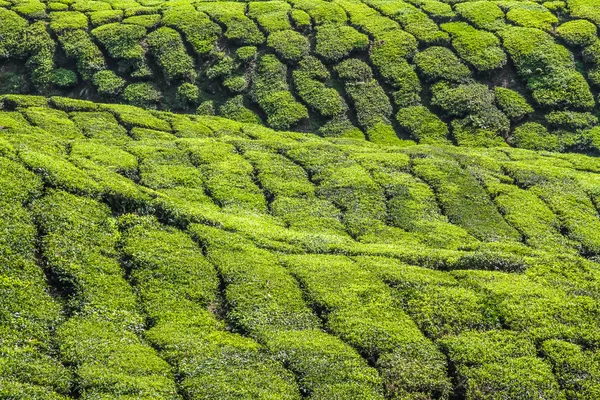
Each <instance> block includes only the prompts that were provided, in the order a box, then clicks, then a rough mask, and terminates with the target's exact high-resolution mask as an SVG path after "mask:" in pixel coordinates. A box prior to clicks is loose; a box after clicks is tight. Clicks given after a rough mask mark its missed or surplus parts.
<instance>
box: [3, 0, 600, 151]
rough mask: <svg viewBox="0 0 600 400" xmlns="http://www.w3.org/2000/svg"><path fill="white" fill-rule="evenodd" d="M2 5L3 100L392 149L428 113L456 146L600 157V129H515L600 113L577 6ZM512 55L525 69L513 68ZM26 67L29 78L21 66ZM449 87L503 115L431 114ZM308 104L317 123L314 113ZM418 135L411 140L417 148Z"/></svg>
mask: <svg viewBox="0 0 600 400" xmlns="http://www.w3.org/2000/svg"><path fill="white" fill-rule="evenodd" d="M451 3H453V2H451ZM0 8H2V14H3V17H2V18H3V20H4V19H5V20H6V21H8V22H7V23H6V24H5V27H3V31H2V32H0V34H1V35H2V37H3V38H4V41H3V45H2V48H0V57H1V58H3V59H6V60H7V61H8V63H9V65H8V68H7V69H6V70H3V71H1V72H0V92H2V93H4V92H11V93H12V92H35V93H41V94H54V93H61V94H63V95H70V96H74V97H84V98H90V99H93V100H102V101H111V102H115V101H117V102H126V103H128V104H132V105H136V106H142V107H147V108H162V109H179V110H183V111H186V112H192V111H194V110H196V113H198V114H209V115H214V114H219V115H221V116H225V117H228V118H234V119H236V120H237V121H240V122H244V123H247V122H256V123H264V124H266V125H268V126H271V127H273V128H276V129H289V128H292V127H293V128H295V129H299V130H303V131H311V132H314V133H319V134H320V135H322V136H346V137H348V136H352V137H359V136H361V134H359V133H358V131H357V129H356V126H358V127H359V128H360V129H361V130H362V135H363V136H366V138H367V139H369V140H371V141H374V142H378V143H388V144H399V143H401V142H399V141H398V139H397V138H398V137H402V136H403V134H407V133H408V134H411V132H412V131H414V129H413V128H410V129H407V127H406V126H398V125H397V124H395V122H394V123H390V120H391V116H392V113H397V111H399V110H400V109H405V108H409V107H418V106H426V107H428V109H429V111H431V112H432V113H433V114H435V115H436V116H437V117H438V118H441V119H442V120H444V122H446V123H447V127H448V128H449V130H450V131H452V132H451V136H452V137H453V138H454V141H453V143H454V144H458V145H462V146H478V147H479V146H487V147H490V146H497V145H500V144H502V143H503V142H506V143H508V144H511V145H513V146H520V147H530V148H538V149H541V148H544V149H549V150H556V151H565V150H577V151H588V152H590V151H592V152H593V151H597V141H596V139H595V138H596V134H595V133H593V132H592V133H590V132H584V131H581V130H576V132H567V133H566V134H565V132H564V129H563V128H558V129H557V128H556V127H555V126H551V125H550V124H546V123H545V122H543V121H540V120H539V118H537V116H536V117H535V122H536V123H540V122H541V123H542V125H544V127H545V128H547V133H546V132H545V131H543V130H541V129H538V128H539V127H538V126H537V125H534V126H533V127H535V128H534V129H532V126H531V125H527V126H525V127H521V126H520V125H519V124H517V122H518V121H519V120H525V121H524V122H534V121H533V119H534V117H533V116H530V115H529V114H531V111H530V107H529V106H527V105H525V103H527V102H529V103H530V104H531V105H533V106H535V110H536V111H539V112H544V113H547V112H551V111H553V110H556V111H593V110H595V107H596V105H595V99H594V96H593V92H592V91H590V88H589V84H591V85H595V86H598V84H599V83H600V72H599V71H600V67H598V60H597V59H598V57H597V53H599V52H598V46H599V43H600V41H599V40H598V39H597V30H596V27H595V25H594V24H593V23H592V22H593V21H594V17H593V12H589V11H585V10H586V8H585V7H583V6H582V5H580V4H579V3H577V5H569V7H566V6H564V5H562V3H556V2H546V4H517V3H514V2H500V3H498V4H496V3H490V2H487V1H476V2H469V3H457V4H450V3H443V2H438V1H435V0H418V1H417V0H413V1H411V2H396V3H393V4H392V3H390V2H388V1H380V0H367V1H361V0H336V1H334V2H326V1H318V2H314V1H312V2H311V1H306V0H298V1H290V2H280V1H268V2H250V3H248V4H242V3H237V2H229V1H224V2H218V3H212V2H199V3H194V4H191V3H190V4H177V5H173V4H170V5H166V4H162V3H157V4H153V5H141V4H138V3H135V2H129V1H126V2H116V3H115V2H111V3H107V2H96V3H90V2H75V3H72V4H66V3H52V4H45V3H41V2H37V1H35V2H27V3H23V4H21V3H15V4H12V3H7V4H3V5H2V6H0ZM582 10H583V11H582ZM457 16H458V17H457ZM563 16H564V18H563ZM558 17H560V18H558ZM456 18H460V21H458V20H457V19H456ZM559 19H560V21H559ZM567 19H568V21H567ZM563 20H564V21H566V22H563ZM590 21H592V22H590ZM559 22H563V23H562V24H560V25H559ZM563 44H564V45H566V46H567V47H563ZM417 45H418V46H419V48H418V49H417ZM451 49H453V50H454V51H453V50H451ZM580 52H583V63H581V62H579V61H578V63H575V62H574V58H573V55H577V54H579V53H580ZM265 53H266V54H265ZM269 53H274V54H275V55H276V56H277V57H278V58H279V60H281V63H285V64H287V66H285V68H287V67H290V68H294V70H295V69H296V67H297V66H298V65H299V63H301V62H302V61H303V60H304V59H305V58H306V57H310V56H312V57H316V58H318V59H319V61H321V62H324V65H325V67H326V68H327V69H328V71H329V72H330V73H331V71H332V68H333V67H334V66H335V64H336V63H339V62H343V61H344V60H346V61H347V59H348V58H349V57H356V58H358V59H360V60H363V61H366V60H368V63H369V66H370V67H371V68H373V71H375V75H374V76H373V78H372V79H373V80H372V81H364V82H365V85H362V84H355V83H352V84H349V83H347V82H346V81H345V80H344V79H343V78H341V77H340V76H338V75H336V74H330V75H329V76H328V77H326V78H319V79H309V78H308V77H307V76H305V75H301V76H299V75H298V74H294V73H292V74H288V73H287V69H285V68H284V67H283V66H277V67H276V66H275V63H274V62H271V61H272V60H271V61H269V57H272V55H273V54H269ZM508 57H510V59H511V61H512V63H513V64H515V65H516V66H517V74H516V73H515V72H514V71H513V70H512V69H511V66H507V65H506V64H507V62H508ZM257 58H260V60H262V62H259V63H258V65H257V63H256V59H257ZM23 62H25V64H26V67H27V68H25V69H20V68H19V65H21V64H22V63H23ZM311 62H312V61H311ZM267 64H268V65H267ZM300 69H304V68H303V67H300ZM294 72H295V71H294ZM496 72H498V73H500V72H501V74H497V77H496ZM490 73H492V74H494V75H490ZM263 74H264V76H263ZM319 74H320V75H319V76H324V75H322V74H321V73H319ZM517 75H518V76H517ZM519 77H520V78H523V79H524V80H525V81H526V82H527V85H526V87H521V86H522V85H521V83H520V82H519V79H518V78H519ZM313 78H314V77H313ZM438 80H446V81H451V82H454V83H462V84H475V85H479V84H486V85H488V86H490V89H493V91H494V92H495V93H496V102H497V103H498V105H499V106H500V110H493V109H490V110H488V111H489V112H486V113H485V115H477V116H474V117H473V118H470V119H461V120H456V121H448V120H446V119H445V117H446V115H445V113H444V110H439V109H437V108H436V107H435V104H434V107H430V106H431V105H432V104H430V92H429V87H428V85H426V87H425V90H423V88H422V84H423V83H424V82H425V83H433V82H435V81H438ZM319 81H320V83H319ZM324 81H325V82H324ZM340 81H341V82H340ZM267 82H276V83H273V84H267ZM322 84H324V86H323V85H322ZM265 86H269V87H265ZM378 86H379V87H380V88H379V87H378ZM292 88H293V89H292ZM334 88H335V92H337V93H339V95H338V94H336V93H335V92H334ZM502 90H512V91H516V92H518V93H519V94H520V95H522V96H524V99H525V100H523V99H520V98H517V97H515V96H512V95H508V94H507V92H506V91H504V92H503V91H502ZM259 92H260V94H259ZM285 92H289V93H288V94H286V93H285ZM455 94H456V93H453V94H452V96H453V95H455ZM340 96H342V97H340ZM481 96H483V98H484V99H486V98H487V97H486V96H485V95H483V94H481ZM385 97H387V101H386V99H385ZM362 99H368V101H360V100H362ZM509 99H512V101H511V100H509ZM342 100H343V101H342ZM457 100H458V99H457ZM344 101H345V102H348V104H349V105H351V106H352V107H353V108H356V109H357V118H354V116H353V114H352V112H351V113H350V114H348V115H342V114H343V113H342V112H340V111H339V107H340V105H341V104H342V103H343V102H344ZM513 101H516V102H517V103H518V104H515V105H514V106H513V104H512V103H513ZM330 103H331V104H330ZM387 103H389V104H390V105H389V106H388V105H387ZM275 104H282V105H283V106H282V107H283V108H284V109H285V111H283V112H278V107H276V106H275ZM307 107H308V109H311V110H314V111H316V113H317V114H319V115H314V116H313V115H312V114H311V115H310V118H309V113H308V112H307V110H306V108H307ZM390 107H391V108H392V111H389V109H390ZM257 108H260V109H261V110H262V112H260V111H259V112H258V113H257V111H256V109H257ZM263 112H264V114H266V118H265V115H263ZM334 113H335V115H334ZM502 114H503V115H502ZM320 116H323V117H324V118H319V117H320ZM371 116H373V118H372V120H371ZM313 117H314V118H313ZM506 117H508V119H510V121H507V119H506ZM461 118H462V117H461ZM355 125H356V126H355ZM438 125H439V124H438ZM440 126H441V125H440ZM439 129H441V130H443V128H439ZM441 130H440V132H441ZM416 135H418V133H416V132H415V134H414V135H411V139H416V140H417V141H419V140H421V139H420V138H419V137H418V136H416ZM436 135H437V136H439V133H438V134H436ZM539 136H543V139H540V138H539ZM546 140H547V141H548V142H549V144H544V142H545V141H546Z"/></svg>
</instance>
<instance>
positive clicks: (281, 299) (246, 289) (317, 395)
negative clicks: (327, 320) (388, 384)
mask: <svg viewBox="0 0 600 400" xmlns="http://www.w3.org/2000/svg"><path fill="white" fill-rule="evenodd" d="M190 231H191V233H192V235H193V237H194V238H195V239H196V240H198V241H199V242H200V243H201V244H202V245H203V246H204V247H205V248H206V253H207V258H208V260H210V261H211V262H212V263H213V264H214V265H215V267H216V268H217V270H218V271H219V273H220V274H221V276H222V279H223V281H224V282H225V284H226V288H225V299H226V301H227V303H228V304H229V305H230V306H231V309H230V311H229V312H228V314H227V317H228V320H229V321H231V323H232V324H233V325H234V326H235V327H237V328H238V329H241V330H242V331H244V332H247V333H249V334H250V335H251V336H252V337H254V338H256V339H258V340H259V341H261V342H263V343H264V344H265V346H266V348H267V349H268V351H269V352H270V353H271V354H272V355H273V356H274V357H275V358H276V359H278V360H279V361H281V362H285V363H286V365H287V366H288V368H289V369H291V370H292V371H293V372H294V373H295V374H296V375H297V376H298V384H299V386H300V390H301V391H302V392H303V393H306V394H307V395H308V397H309V398H314V399H327V398H335V397H338V396H341V397H346V396H350V397H352V398H357V399H379V398H381V399H382V398H383V396H381V395H380V394H379V393H380V391H381V380H380V379H381V378H380V377H379V376H378V374H377V372H376V371H375V370H373V369H372V368H370V367H369V366H368V364H367V363H366V361H365V360H363V359H362V358H361V357H360V356H359V355H358V353H357V352H356V351H355V350H353V349H352V348H351V347H350V346H348V345H347V344H345V343H343V342H342V341H340V340H339V339H337V338H335V337H333V336H330V335H328V334H326V333H324V332H323V331H321V330H320V329H319V328H320V323H319V321H318V319H317V317H316V316H315V315H314V314H313V313H312V312H311V310H310V309H309V308H308V307H307V306H306V304H305V303H304V300H303V299H302V292H301V291H300V289H299V287H298V285H297V283H296V281H295V280H294V279H293V278H292V276H291V275H290V274H289V273H288V272H287V271H286V270H285V268H284V267H282V266H281V265H280V264H279V262H278V260H277V258H276V257H275V256H274V255H273V254H271V253H269V252H267V251H265V250H262V249H259V248H257V247H255V246H254V245H253V244H252V243H251V242H249V241H247V240H245V239H243V238H242V237H240V236H239V235H235V234H231V233H227V232H224V231H221V230H219V229H216V228H211V227H207V226H202V225H191V226H190Z"/></svg>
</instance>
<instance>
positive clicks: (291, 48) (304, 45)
mask: <svg viewBox="0 0 600 400" xmlns="http://www.w3.org/2000/svg"><path fill="white" fill-rule="evenodd" d="M252 4H259V3H252ZM267 46H269V47H272V48H273V50H275V53H276V54H277V55H278V56H279V57H280V58H282V59H283V60H284V61H287V62H298V61H300V60H301V59H302V58H304V56H306V55H307V54H308V52H309V50H310V46H309V43H308V39H307V38H305V37H304V36H303V35H301V34H299V33H298V32H296V31H292V30H280V31H276V32H273V33H271V34H270V35H269V37H268V38H267Z"/></svg>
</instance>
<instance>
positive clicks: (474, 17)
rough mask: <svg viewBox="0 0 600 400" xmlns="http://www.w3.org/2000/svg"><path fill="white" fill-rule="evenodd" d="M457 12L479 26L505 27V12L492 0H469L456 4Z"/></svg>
mask: <svg viewBox="0 0 600 400" xmlns="http://www.w3.org/2000/svg"><path fill="white" fill-rule="evenodd" d="M455 9H456V12H458V14H460V15H461V16H462V17H463V18H465V19H466V20H468V21H469V22H471V23H472V24H473V25H475V26H476V27H477V28H480V29H485V30H488V31H497V30H500V29H502V28H503V27H504V25H505V24H504V13H503V12H502V10H501V9H500V7H498V6H497V5H496V4H494V3H492V2H490V1H469V2H464V3H458V4H456V5H455Z"/></svg>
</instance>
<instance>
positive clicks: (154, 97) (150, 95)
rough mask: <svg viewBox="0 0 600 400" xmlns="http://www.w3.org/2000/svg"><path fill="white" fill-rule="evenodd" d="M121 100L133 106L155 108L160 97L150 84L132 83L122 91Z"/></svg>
mask: <svg viewBox="0 0 600 400" xmlns="http://www.w3.org/2000/svg"><path fill="white" fill-rule="evenodd" d="M123 98H124V99H125V100H126V101H127V102H128V103H129V104H132V105H134V106H138V107H150V108H152V107H155V106H156V103H158V102H159V101H160V100H161V98H162V95H161V93H160V92H159V91H158V89H157V88H156V87H155V86H154V85H152V84H151V83H132V84H131V85H127V87H125V90H124V91H123Z"/></svg>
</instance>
